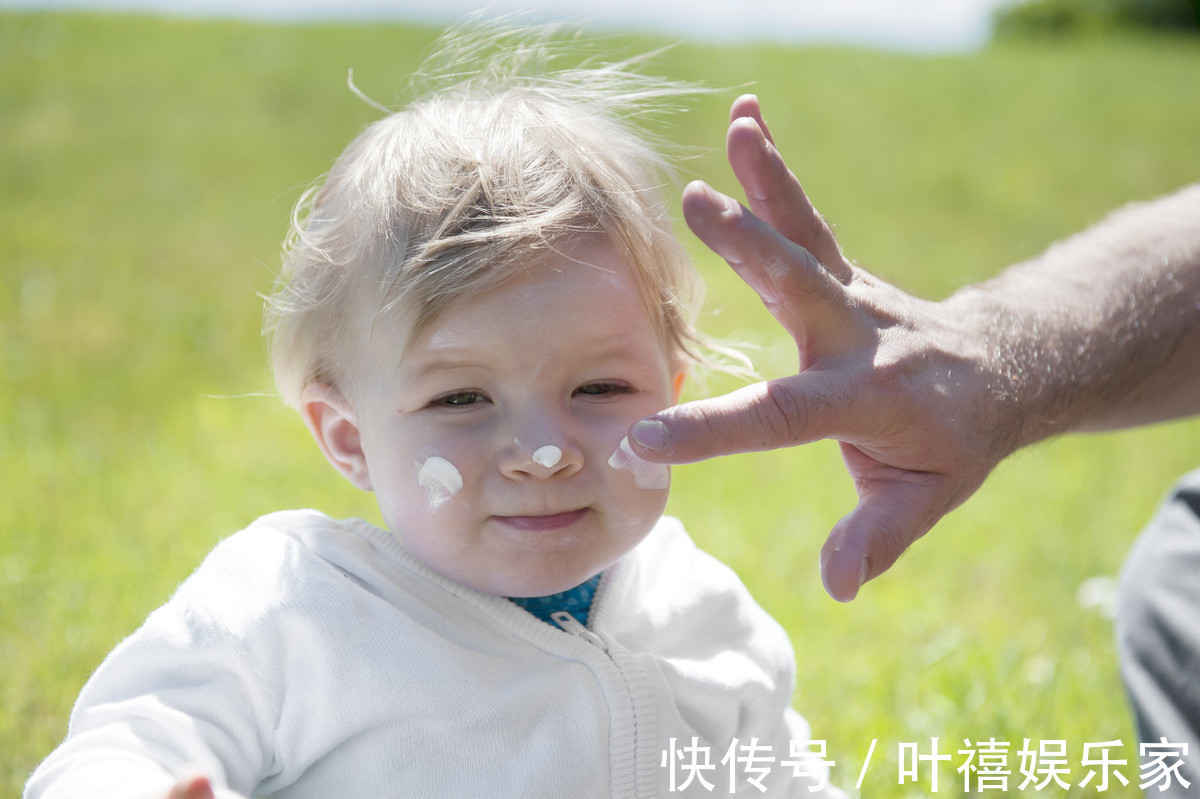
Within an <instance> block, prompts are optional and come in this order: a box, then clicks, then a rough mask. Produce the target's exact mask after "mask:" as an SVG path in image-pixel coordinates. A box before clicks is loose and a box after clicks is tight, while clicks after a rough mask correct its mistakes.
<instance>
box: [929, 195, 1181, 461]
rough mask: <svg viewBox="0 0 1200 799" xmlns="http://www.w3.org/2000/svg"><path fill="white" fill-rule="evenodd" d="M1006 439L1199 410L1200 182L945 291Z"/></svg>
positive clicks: (1015, 442)
mask: <svg viewBox="0 0 1200 799" xmlns="http://www.w3.org/2000/svg"><path fill="white" fill-rule="evenodd" d="M946 307H947V309H949V310H951V311H952V312H953V313H955V314H956V315H958V316H959V317H960V318H961V319H962V320H964V321H965V322H966V324H967V327H968V329H970V330H972V331H974V333H975V334H976V335H977V336H978V337H979V339H980V341H981V342H985V344H984V345H983V346H982V347H981V351H983V352H986V358H987V362H986V364H985V366H984V368H983V370H982V373H983V375H984V376H985V379H986V381H987V392H988V397H989V401H991V402H993V403H994V405H995V413H994V418H995V419H996V423H997V424H998V425H1001V426H1003V427H1004V428H1005V430H1006V433H1005V435H1006V437H1008V438H1009V439H1010V448H1012V449H1015V448H1016V447H1019V446H1023V445H1025V444H1029V443H1032V442H1034V441H1037V440H1040V439H1042V438H1046V437H1048V436H1051V435H1055V434H1057V433H1060V432H1066V431H1073V430H1078V431H1084V430H1104V429H1116V428H1120V427H1129V426H1133V425H1138V424H1145V423H1149V422H1155V421H1162V420H1165V419H1171V418H1176V417H1179V416H1184V415H1188V414H1191V413H1197V412H1200V185H1196V186H1190V187H1188V188H1186V189H1183V190H1181V191H1179V192H1177V193H1175V194H1172V195H1169V196H1167V197H1163V198H1161V199H1158V200H1155V201H1153V202H1148V203H1143V204H1138V205H1132V206H1128V207H1126V208H1123V209H1121V210H1119V211H1117V212H1115V213H1114V214H1112V215H1111V216H1109V217H1108V218H1107V219H1105V220H1104V221H1102V222H1100V223H1099V224H1097V225H1095V226H1094V227H1092V228H1089V229H1088V230H1085V231H1084V232H1082V233H1080V234H1077V235H1075V236H1073V237H1071V238H1069V239H1066V240H1064V241H1062V242H1060V243H1058V244H1056V245H1054V246H1053V247H1051V248H1050V249H1048V250H1047V251H1046V252H1045V253H1043V254H1042V255H1040V256H1038V257H1037V258H1034V259H1032V260H1030V261H1028V262H1025V263H1023V264H1019V265H1017V266H1014V267H1012V268H1010V269H1009V270H1007V271H1005V272H1003V273H1001V274H1000V275H999V276H997V277H996V278H994V279H992V280H990V281H987V282H985V283H982V284H980V285H978V286H973V287H970V288H967V289H964V290H963V291H961V292H959V293H958V294H956V295H954V296H953V297H951V298H950V299H949V300H947V301H946Z"/></svg>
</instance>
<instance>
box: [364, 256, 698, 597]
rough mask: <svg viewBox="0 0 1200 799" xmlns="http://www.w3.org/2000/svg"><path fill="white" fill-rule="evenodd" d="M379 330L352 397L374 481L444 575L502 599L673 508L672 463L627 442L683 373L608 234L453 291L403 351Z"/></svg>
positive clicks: (566, 574) (603, 556) (562, 586)
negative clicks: (500, 280) (484, 284)
mask: <svg viewBox="0 0 1200 799" xmlns="http://www.w3.org/2000/svg"><path fill="white" fill-rule="evenodd" d="M381 329H386V328H382V326H381ZM402 336H403V333H402V332H401V333H399V335H398V336H397V338H396V340H402V338H401V337H402ZM382 340H383V339H381V338H379V337H378V333H377V338H376V346H375V350H376V354H377V360H378V361H379V363H380V366H379V367H378V368H377V369H376V370H375V371H374V372H373V374H371V375H368V376H366V378H365V379H364V380H362V381H361V382H360V383H359V384H358V385H357V387H356V396H355V402H354V406H355V416H356V422H357V427H358V430H359V433H360V435H361V447H362V451H363V458H364V459H365V468H366V473H367V478H368V480H369V484H370V487H371V488H372V489H373V490H374V491H375V493H376V496H377V499H378V502H379V507H380V509H381V511H382V514H383V517H384V520H385V521H386V523H387V525H388V527H389V529H390V530H391V531H392V533H393V534H394V535H396V536H398V537H399V538H400V539H401V540H402V541H403V542H404V543H405V545H406V546H407V547H408V548H409V550H410V551H412V552H413V554H414V555H416V557H417V558H419V559H420V560H421V561H422V562H423V563H425V564H426V565H427V566H429V567H430V568H432V569H433V570H434V571H436V572H438V573H440V574H442V575H443V576H445V577H448V578H450V579H451V580H454V581H455V582H458V583H461V584H463V585H466V586H469V587H471V588H474V589H476V590H479V591H483V592H486V593H489V594H496V595H502V596H540V595H545V594H551V593H555V592H558V591H563V590H566V589H567V588H571V587H573V586H575V585H577V584H579V583H581V582H583V581H584V580H586V579H588V578H589V577H591V576H593V575H594V574H596V573H598V572H599V571H601V570H603V569H604V568H606V567H608V566H609V565H611V564H612V563H613V562H615V561H616V560H617V559H618V558H620V557H621V556H622V555H624V554H625V553H626V552H628V551H629V550H631V549H632V548H633V547H634V546H636V545H637V544H638V542H640V541H641V540H642V538H644V537H645V535H646V534H647V533H648V532H649V531H650V529H651V528H652V527H653V526H654V524H655V522H656V521H657V520H658V518H659V516H660V515H661V514H662V511H663V507H664V506H665V504H666V500H667V485H668V482H669V475H668V472H667V469H666V467H659V466H651V465H650V464H648V463H645V462H642V461H635V460H633V459H632V457H631V456H630V453H629V450H628V449H627V448H626V449H624V450H623V451H622V450H621V449H620V445H621V443H622V441H623V439H624V437H625V435H626V433H627V431H628V430H629V426H630V425H631V424H632V423H633V422H635V421H636V420H638V419H640V418H641V417H643V416H645V415H647V414H650V413H653V412H655V411H658V410H660V409H662V408H664V407H666V406H667V405H669V404H671V403H672V402H673V401H674V400H675V398H676V394H677V390H678V381H677V380H676V376H675V375H673V374H672V368H671V359H670V358H669V357H668V353H667V351H666V348H665V347H664V345H663V344H662V342H661V340H660V338H659V336H658V335H657V334H656V331H655V328H654V327H653V326H652V324H651V322H650V319H649V317H648V314H647V312H646V310H645V304H644V302H643V300H642V297H641V295H640V293H639V291H638V289H637V286H636V284H635V282H634V278H633V275H632V274H631V272H630V270H629V267H628V266H626V264H625V263H624V262H623V261H622V260H621V258H620V257H619V256H618V255H617V253H616V252H615V251H614V250H613V248H612V247H611V246H610V245H609V244H608V243H607V242H606V241H605V240H604V239H602V238H600V237H588V238H585V239H581V240H580V241H579V242H578V243H577V244H576V245H575V247H574V248H573V249H571V250H569V251H567V252H565V253H564V254H563V255H550V256H548V257H543V258H542V260H540V261H539V262H537V263H536V264H534V265H531V266H530V267H529V268H528V269H527V270H526V271H524V272H523V273H522V274H520V275H519V276H518V277H516V278H514V279H513V280H512V281H510V282H508V283H505V284H504V285H502V286H500V287H499V288H496V289H494V290H491V291H488V292H485V293H483V294H480V295H476V296H472V297H467V298H464V299H462V300H460V301H458V302H457V303H455V304H452V305H451V306H450V307H449V308H447V309H446V311H445V312H444V313H442V314H441V315H440V316H439V317H438V318H437V319H436V320H435V322H434V323H433V324H431V325H430V326H429V327H428V329H426V330H424V331H422V333H421V334H420V335H419V336H417V337H416V338H414V339H413V340H412V341H409V342H408V343H407V346H406V348H405V350H404V356H403V358H399V355H398V349H397V350H396V351H395V352H391V353H389V352H388V347H387V346H386V345H381V344H380V343H379V342H380V341H382ZM389 357H392V358H395V359H396V360H395V361H394V362H389Z"/></svg>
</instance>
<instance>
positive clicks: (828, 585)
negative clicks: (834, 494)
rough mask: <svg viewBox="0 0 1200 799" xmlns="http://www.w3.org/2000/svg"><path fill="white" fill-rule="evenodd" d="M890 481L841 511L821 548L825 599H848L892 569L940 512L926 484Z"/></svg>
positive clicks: (935, 496)
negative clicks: (826, 594)
mask: <svg viewBox="0 0 1200 799" xmlns="http://www.w3.org/2000/svg"><path fill="white" fill-rule="evenodd" d="M914 477H916V478H917V482H907V481H892V482H887V483H882V484H877V485H873V486H871V487H870V488H869V489H866V490H865V491H863V493H862V495H861V496H860V497H859V501H858V505H857V506H856V507H855V508H854V510H852V511H850V513H848V514H846V516H844V517H843V518H842V520H841V521H839V522H838V523H837V524H836V525H834V528H833V531H832V532H831V533H830V534H829V538H828V539H827V540H826V541H825V545H824V546H823V547H822V548H821V581H822V582H823V583H824V584H825V590H826V591H827V592H828V593H829V595H830V596H831V597H833V598H834V599H836V600H837V601H839V602H849V601H851V600H853V599H854V598H855V597H856V596H857V595H858V591H859V589H860V588H861V587H862V586H863V584H864V583H865V582H867V581H868V580H871V579H874V578H875V577H878V576H879V575H881V574H883V573H884V572H886V571H887V570H888V569H890V568H891V567H892V564H894V563H895V562H896V561H897V559H899V557H900V556H901V555H902V554H904V551H905V550H906V549H908V547H909V546H910V545H911V544H912V543H913V542H914V541H916V540H917V539H918V538H920V537H921V536H923V535H924V534H925V533H926V532H927V531H928V530H929V528H930V527H931V526H932V521H931V520H933V519H937V518H940V516H941V514H942V513H944V512H945V502H943V501H942V500H941V498H940V494H939V492H938V491H937V490H936V489H935V487H934V486H932V485H923V484H922V482H921V479H922V478H928V479H932V478H933V476H932V475H920V474H919V473H918V474H915V475H914Z"/></svg>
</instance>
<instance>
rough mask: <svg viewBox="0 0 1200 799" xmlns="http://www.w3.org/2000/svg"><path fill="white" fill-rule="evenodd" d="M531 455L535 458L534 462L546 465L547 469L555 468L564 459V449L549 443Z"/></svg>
mask: <svg viewBox="0 0 1200 799" xmlns="http://www.w3.org/2000/svg"><path fill="white" fill-rule="evenodd" d="M530 457H532V458H533V462H534V463H536V464H538V465H540V466H545V467H546V468H547V469H553V468H554V467H555V466H557V465H558V462H559V461H561V460H562V450H561V449H559V448H558V447H556V446H554V445H553V444H547V445H546V446H544V447H538V448H537V449H536V450H534V452H533V455H532V456H530Z"/></svg>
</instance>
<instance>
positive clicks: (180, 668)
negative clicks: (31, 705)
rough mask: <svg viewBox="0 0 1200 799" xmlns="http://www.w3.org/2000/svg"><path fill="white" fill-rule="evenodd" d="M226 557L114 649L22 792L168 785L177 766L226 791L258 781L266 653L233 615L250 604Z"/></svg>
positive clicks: (263, 753) (265, 753)
mask: <svg viewBox="0 0 1200 799" xmlns="http://www.w3.org/2000/svg"><path fill="white" fill-rule="evenodd" d="M222 546H224V545H222ZM218 550H220V547H218ZM225 554H229V553H225ZM233 562H235V561H234V560H232V559H231V558H229V557H225V556H219V555H218V553H217V552H214V553H213V555H212V556H210V558H209V560H208V561H206V563H205V564H204V565H203V566H201V568H200V570H198V571H197V572H196V574H194V575H193V576H192V577H191V578H189V580H188V581H186V582H185V583H184V584H183V585H182V586H181V587H180V589H179V590H178V591H177V592H176V594H175V596H174V597H172V599H171V600H170V601H169V602H168V603H167V604H166V605H164V606H163V607H162V608H159V609H158V610H157V611H155V612H154V613H153V614H151V616H150V617H149V618H148V619H147V620H146V623H145V624H144V625H143V626H142V628H141V629H139V630H138V631H137V632H135V633H134V634H132V635H131V636H130V637H129V638H127V639H126V640H124V641H123V642H122V643H121V644H119V645H118V646H117V647H116V649H114V650H113V651H112V652H111V653H110V654H109V656H108V657H107V658H106V659H105V660H104V662H103V663H102V664H101V665H100V667H99V668H98V669H97V670H96V672H95V674H93V675H92V677H91V678H90V679H89V680H88V682H87V684H86V685H85V686H84V688H83V691H82V692H81V693H80V695H79V699H78V700H77V702H76V704H75V708H74V710H73V711H72V714H71V721H70V725H69V729H68V734H67V738H66V740H65V741H64V742H63V743H62V744H61V745H60V746H59V747H58V748H57V749H56V750H55V751H54V752H52V753H51V754H50V756H49V757H48V758H47V759H46V760H45V761H44V762H43V763H42V764H41V765H40V766H39V767H38V768H37V770H36V771H35V772H34V773H33V775H32V776H31V777H30V779H29V782H28V784H27V785H26V789H25V799H60V798H62V799H66V797H71V799H77V797H81V796H87V797H98V798H99V799H107V798H108V797H112V799H117V797H120V798H121V799H140V797H151V796H165V795H166V794H167V793H168V791H169V790H170V788H171V787H172V786H173V785H174V784H175V781H176V778H177V777H178V775H180V774H181V773H182V772H200V773H203V774H205V775H207V776H208V777H209V778H210V779H211V780H212V783H213V787H214V790H215V791H216V793H217V795H218V796H219V797H222V799H233V797H238V796H242V795H248V794H249V793H250V792H251V791H253V789H254V787H255V786H256V785H258V784H259V783H260V782H261V781H262V779H263V777H264V774H266V773H267V772H269V770H270V769H271V767H272V756H271V749H270V740H271V736H270V731H271V729H272V727H273V719H272V716H273V713H272V711H271V709H270V708H271V705H272V702H271V701H270V699H269V697H270V692H269V691H267V690H264V680H263V679H262V675H261V674H259V673H256V672H257V671H260V669H259V668H258V667H259V666H260V665H261V660H262V658H261V657H260V656H259V655H258V654H256V653H255V652H254V651H253V650H252V649H250V648H248V647H247V645H246V640H247V639H246V637H245V636H239V635H237V623H236V619H235V620H234V621H235V623H232V624H231V623H230V622H231V620H230V618H229V614H230V611H231V609H232V608H238V611H237V613H236V615H237V616H238V617H240V619H241V620H242V621H243V622H244V620H245V618H246V617H247V616H250V615H253V612H252V611H251V610H249V609H250V608H252V607H253V603H248V604H243V603H245V602H246V600H247V599H248V597H247V596H246V594H247V588H248V586H247V584H246V582H244V581H241V580H239V577H240V575H238V574H237V570H236V568H230V564H231V563H233ZM212 597H217V598H218V601H216V602H212V601H210V598H212ZM239 605H240V608H239ZM231 628H232V630H231ZM266 682H267V684H268V685H269V680H268V681H266Z"/></svg>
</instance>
